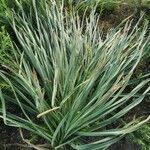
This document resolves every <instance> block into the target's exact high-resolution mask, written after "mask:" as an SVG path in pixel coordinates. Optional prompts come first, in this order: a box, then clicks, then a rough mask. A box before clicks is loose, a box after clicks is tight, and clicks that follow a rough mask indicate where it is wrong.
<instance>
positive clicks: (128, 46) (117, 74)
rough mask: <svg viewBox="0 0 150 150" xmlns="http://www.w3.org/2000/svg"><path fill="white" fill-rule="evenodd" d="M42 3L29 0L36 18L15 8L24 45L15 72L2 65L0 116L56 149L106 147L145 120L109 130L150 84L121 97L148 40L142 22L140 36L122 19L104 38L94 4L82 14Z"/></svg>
mask: <svg viewBox="0 0 150 150" xmlns="http://www.w3.org/2000/svg"><path fill="white" fill-rule="evenodd" d="M43 4H44V6H42V7H43V8H45V9H43V10H45V11H42V13H41V11H39V8H38V7H37V5H36V3H35V0H33V5H32V7H33V9H34V14H35V18H33V17H32V15H26V14H25V12H24V11H23V10H22V14H18V13H14V14H13V15H14V16H13V19H12V22H13V23H12V26H13V28H14V31H15V33H16V36H17V38H18V40H19V43H20V45H21V46H22V50H19V49H14V53H15V55H16V63H17V64H18V66H19V67H18V68H19V70H18V71H16V70H13V69H12V68H11V67H7V69H8V70H9V73H8V71H5V70H0V77H1V78H3V80H4V81H5V82H6V84H8V85H9V86H10V91H9V92H10V93H11V94H7V93H4V92H3V90H0V99H1V104H2V108H0V114H1V115H0V117H1V118H3V120H4V123H5V124H7V125H9V126H15V127H19V128H22V129H26V130H28V131H30V132H31V133H34V134H36V135H37V136H39V137H41V138H43V139H45V140H47V142H48V143H49V145H50V146H51V147H52V148H55V149H59V148H62V149H64V147H66V146H70V147H72V148H73V149H78V150H81V149H82V150H84V149H85V150H87V149H92V150H94V149H106V148H108V147H109V146H110V145H112V144H113V143H115V142H117V141H118V140H120V139H121V138H122V137H123V136H124V135H126V134H127V133H130V132H132V131H134V130H136V129H138V128H139V127H140V126H141V125H142V124H143V123H145V122H147V121H148V120H149V119H150V117H148V118H147V119H146V120H143V121H141V122H139V123H136V121H132V122H130V123H127V124H125V125H123V126H116V127H115V128H113V127H111V128H108V126H109V125H111V124H113V123H116V122H118V121H119V120H120V118H121V117H122V116H123V115H125V114H126V113H127V112H128V111H129V110H131V109H132V108H133V107H135V106H137V105H138V104H140V102H141V101H142V100H143V99H144V97H145V95H146V94H147V93H148V91H149V90H150V88H149V87H148V88H146V89H145V90H144V91H143V92H142V93H141V94H140V95H139V96H138V97H137V96H135V95H136V94H137V93H138V91H139V90H140V89H141V88H143V87H144V86H146V85H147V84H148V83H149V82H150V79H149V78H148V79H146V80H144V81H141V82H140V83H139V84H138V85H137V86H136V87H134V88H133V89H132V90H131V91H129V92H128V93H126V94H124V95H121V94H122V92H123V91H124V89H125V88H126V86H127V85H128V84H129V82H130V78H131V76H132V74H133V72H134V70H135V68H136V66H137V65H138V63H139V61H140V60H141V57H142V55H143V51H144V49H145V47H146V45H147V43H148V40H149V39H147V40H146V39H145V34H146V31H147V25H145V26H144V27H143V29H140V34H139V29H138V25H135V27H134V29H132V31H131V30H129V29H130V26H131V23H127V24H126V25H125V27H124V28H118V29H112V30H111V31H109V32H108V34H107V36H106V38H105V39H103V38H102V33H101V31H100V29H99V27H98V22H99V20H98V19H97V18H98V17H97V16H96V14H95V11H94V10H93V11H92V12H91V13H90V14H89V16H88V18H87V17H85V15H83V16H82V18H79V16H78V14H76V13H75V12H72V13H70V14H68V12H67V11H65V9H64V7H63V5H61V7H57V5H56V2H55V1H54V2H53V3H52V4H51V7H50V6H49V5H48V4H47V3H46V2H45V3H43ZM129 31H130V32H129ZM10 104H13V105H14V104H15V105H17V106H19V107H20V109H21V111H22V113H23V115H20V114H13V113H12V112H11V111H9V106H10ZM123 106H124V107H123ZM21 135H22V133H21ZM22 137H23V135H22ZM87 137H90V138H91V139H92V140H90V141H87V140H85V139H86V138H87ZM25 141H26V142H27V143H28V144H30V145H32V146H33V144H31V143H30V142H29V141H27V140H25ZM33 147H34V148H36V149H38V148H37V146H33ZM43 148H45V147H43Z"/></svg>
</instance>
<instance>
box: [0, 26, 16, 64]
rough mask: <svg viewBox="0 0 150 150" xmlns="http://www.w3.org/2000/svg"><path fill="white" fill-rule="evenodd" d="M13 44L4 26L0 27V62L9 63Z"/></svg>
mask: <svg viewBox="0 0 150 150" xmlns="http://www.w3.org/2000/svg"><path fill="white" fill-rule="evenodd" d="M12 49H13V46H12V42H11V39H10V37H9V35H8V34H7V32H6V31H5V28H4V27H1V29H0V64H1V65H10V64H11V62H12V61H13V60H11V59H12V58H13V50H12Z"/></svg>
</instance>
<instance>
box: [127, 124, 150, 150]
mask: <svg viewBox="0 0 150 150" xmlns="http://www.w3.org/2000/svg"><path fill="white" fill-rule="evenodd" d="M128 137H129V139H131V140H132V141H134V142H135V143H137V144H138V145H139V146H140V149H141V150H150V123H148V124H146V125H144V126H143V127H142V128H140V129H139V130H137V131H135V132H133V133H131V134H129V136H128Z"/></svg>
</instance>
